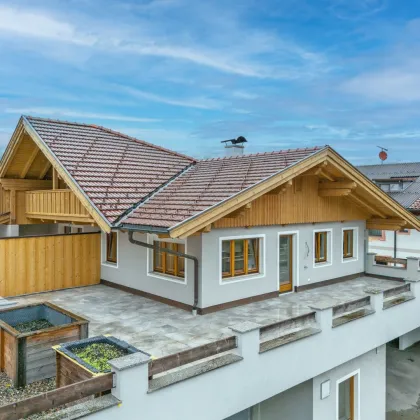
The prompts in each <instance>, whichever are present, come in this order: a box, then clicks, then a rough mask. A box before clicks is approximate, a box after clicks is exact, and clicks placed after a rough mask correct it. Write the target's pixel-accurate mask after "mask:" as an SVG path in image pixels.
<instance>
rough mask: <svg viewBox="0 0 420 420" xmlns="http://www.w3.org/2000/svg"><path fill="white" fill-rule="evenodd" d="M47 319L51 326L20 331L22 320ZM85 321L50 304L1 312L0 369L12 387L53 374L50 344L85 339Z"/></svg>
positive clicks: (52, 351) (38, 304) (17, 307)
mask: <svg viewBox="0 0 420 420" xmlns="http://www.w3.org/2000/svg"><path fill="white" fill-rule="evenodd" d="M39 319H46V320H48V321H49V322H50V323H51V324H53V327H50V328H45V329H41V330H38V331H32V332H26V333H20V332H19V331H17V330H16V329H15V328H14V326H16V325H17V324H19V323H21V322H30V321H36V320H39ZM88 324H89V321H87V320H86V319H84V318H81V317H79V316H77V315H75V314H73V313H71V312H68V311H66V310H65V309H62V308H60V307H58V306H55V305H53V304H51V303H48V302H44V303H36V304H31V305H22V306H15V307H13V308H8V309H4V310H1V311H0V368H1V370H2V371H3V372H6V374H7V376H9V378H10V379H11V380H12V381H13V384H14V386H15V387H23V386H25V385H27V384H30V383H32V382H35V381H39V380H41V379H46V378H51V377H53V376H54V375H55V372H56V368H55V352H54V350H53V349H52V346H54V345H56V344H59V343H63V342H68V341H74V340H79V339H81V338H86V337H87V336H88Z"/></svg>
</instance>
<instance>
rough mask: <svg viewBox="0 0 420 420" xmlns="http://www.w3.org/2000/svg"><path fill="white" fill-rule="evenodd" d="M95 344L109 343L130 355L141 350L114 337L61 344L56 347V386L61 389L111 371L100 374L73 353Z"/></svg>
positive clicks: (101, 337)
mask: <svg viewBox="0 0 420 420" xmlns="http://www.w3.org/2000/svg"><path fill="white" fill-rule="evenodd" d="M93 343H109V344H113V345H114V346H117V347H120V348H122V349H124V350H127V353H128V354H132V353H137V352H139V351H140V350H138V349H136V348H135V347H133V346H131V345H130V344H128V343H126V342H125V341H121V340H118V339H117V338H115V337H112V336H104V335H100V336H98V337H92V338H87V339H85V340H80V341H76V342H73V343H67V344H60V345H58V346H54V350H55V351H56V366H57V375H56V386H57V388H60V387H62V386H66V385H71V384H74V383H76V382H80V381H83V380H85V379H89V378H93V377H95V376H100V375H107V374H108V373H109V372H111V370H108V371H107V372H99V371H98V370H97V369H95V368H94V367H93V366H91V365H89V364H88V363H86V362H85V361H84V360H82V359H81V358H80V357H78V356H76V354H74V353H73V351H72V349H75V348H78V347H85V346H87V345H89V344H93Z"/></svg>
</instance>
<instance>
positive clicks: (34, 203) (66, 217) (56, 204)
mask: <svg viewBox="0 0 420 420" xmlns="http://www.w3.org/2000/svg"><path fill="white" fill-rule="evenodd" d="M26 217H28V218H30V219H46V220H59V221H69V222H85V223H86V222H89V223H90V222H93V221H94V220H93V219H92V217H91V215H90V214H89V213H88V211H87V210H86V209H85V208H84V207H83V205H82V203H81V202H80V201H79V199H78V198H77V197H76V196H75V195H74V193H73V192H72V191H71V190H40V191H27V192H26Z"/></svg>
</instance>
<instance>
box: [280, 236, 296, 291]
mask: <svg viewBox="0 0 420 420" xmlns="http://www.w3.org/2000/svg"><path fill="white" fill-rule="evenodd" d="M279 241H280V242H279V252H280V255H279V265H280V267H279V276H280V293H283V292H290V291H291V290H292V288H293V235H280V236H279Z"/></svg>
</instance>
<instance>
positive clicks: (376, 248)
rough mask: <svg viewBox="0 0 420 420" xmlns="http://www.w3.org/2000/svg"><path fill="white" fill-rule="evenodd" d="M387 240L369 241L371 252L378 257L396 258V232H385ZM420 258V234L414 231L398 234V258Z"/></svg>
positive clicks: (371, 239)
mask: <svg viewBox="0 0 420 420" xmlns="http://www.w3.org/2000/svg"><path fill="white" fill-rule="evenodd" d="M383 233H384V237H385V240H380V239H376V238H375V239H373V238H370V239H369V251H370V252H375V253H377V254H378V255H386V256H390V257H393V256H394V232H393V231H389V230H388V231H384V232H383ZM406 257H420V232H417V231H416V230H414V229H410V230H409V234H406V233H400V232H397V258H406Z"/></svg>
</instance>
